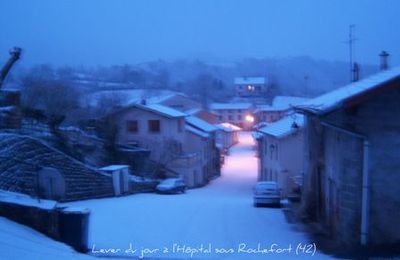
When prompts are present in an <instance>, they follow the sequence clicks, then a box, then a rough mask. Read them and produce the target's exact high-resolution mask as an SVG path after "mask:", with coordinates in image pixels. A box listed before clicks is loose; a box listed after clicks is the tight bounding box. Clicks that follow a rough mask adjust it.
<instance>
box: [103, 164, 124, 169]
mask: <svg viewBox="0 0 400 260" xmlns="http://www.w3.org/2000/svg"><path fill="white" fill-rule="evenodd" d="M126 168H129V165H124V164H113V165H108V166H106V167H102V168H99V170H100V171H117V170H121V169H126Z"/></svg>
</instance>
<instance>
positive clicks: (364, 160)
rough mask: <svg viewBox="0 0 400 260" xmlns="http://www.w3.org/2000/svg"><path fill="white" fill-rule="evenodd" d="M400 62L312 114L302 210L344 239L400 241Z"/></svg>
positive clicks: (310, 106)
mask: <svg viewBox="0 0 400 260" xmlns="http://www.w3.org/2000/svg"><path fill="white" fill-rule="evenodd" d="M399 100H400V68H395V69H392V70H389V71H385V72H381V73H378V74H376V75H374V76H372V77H370V78H367V79H364V80H362V81H359V82H355V83H352V84H350V85H348V86H345V87H343V88H340V89H337V90H335V91H332V92H330V93H327V94H325V95H322V96H320V97H317V98H315V99H312V100H310V101H308V102H306V103H304V104H302V105H301V106H299V107H297V110H298V111H300V112H302V113H304V114H305V116H306V124H305V154H304V158H305V175H304V183H303V194H302V195H303V197H302V211H303V213H304V214H305V215H307V216H308V217H310V218H311V219H313V220H314V221H318V222H319V223H321V224H322V225H323V226H324V227H325V228H326V230H327V231H328V232H329V233H330V234H331V236H332V237H334V238H336V240H337V241H339V242H341V243H343V244H344V245H349V246H354V245H362V246H381V245H384V246H387V245H391V244H398V243H399V242H400V215H399V213H398V212H399V211H398V210H397V209H398V208H399V207H400V200H399V197H398V194H399V187H398V183H399V182H400V172H399V169H400V153H399V149H398V147H399V145H400V120H398V119H399V112H400V102H399Z"/></svg>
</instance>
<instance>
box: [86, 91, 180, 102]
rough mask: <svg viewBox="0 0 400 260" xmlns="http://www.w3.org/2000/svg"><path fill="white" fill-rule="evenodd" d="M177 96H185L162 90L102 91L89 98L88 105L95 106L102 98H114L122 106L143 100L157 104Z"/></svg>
mask: <svg viewBox="0 0 400 260" xmlns="http://www.w3.org/2000/svg"><path fill="white" fill-rule="evenodd" d="M177 95H178V96H179V95H180V96H186V95H185V94H183V93H180V92H175V91H171V90H163V89H161V90H158V89H156V90H148V89H130V90H102V91H98V92H95V93H93V94H91V95H90V96H89V104H90V105H91V106H95V105H97V104H98V102H99V100H101V99H102V98H104V97H109V98H114V99H116V100H117V101H119V102H121V105H122V106H126V105H129V104H132V103H136V104H137V103H141V102H142V100H143V99H144V100H146V103H147V104H157V103H161V102H163V101H165V100H167V99H169V98H171V97H174V96H177Z"/></svg>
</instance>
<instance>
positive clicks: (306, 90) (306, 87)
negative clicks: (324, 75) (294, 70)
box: [304, 74, 310, 97]
mask: <svg viewBox="0 0 400 260" xmlns="http://www.w3.org/2000/svg"><path fill="white" fill-rule="evenodd" d="M309 79H310V77H309V76H308V75H307V74H306V75H304V96H305V97H308V80H309Z"/></svg>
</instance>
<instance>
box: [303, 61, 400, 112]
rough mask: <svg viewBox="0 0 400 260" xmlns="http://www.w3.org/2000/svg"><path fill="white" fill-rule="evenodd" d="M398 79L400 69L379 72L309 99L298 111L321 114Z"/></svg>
mask: <svg viewBox="0 0 400 260" xmlns="http://www.w3.org/2000/svg"><path fill="white" fill-rule="evenodd" d="M399 77H400V67H396V68H393V69H390V70H387V71H384V72H380V73H378V74H375V75H373V76H371V77H368V78H366V79H363V80H360V81H357V82H353V83H351V84H348V85H346V86H344V87H341V88H338V89H336V90H333V91H331V92H328V93H326V94H324V95H321V96H319V97H316V98H314V99H311V100H309V101H307V102H305V103H303V104H301V105H299V106H296V108H298V109H299V110H302V111H308V112H311V113H316V114H323V113H327V112H329V111H332V110H334V109H336V108H338V107H341V106H342V105H343V104H344V102H346V101H348V100H351V99H352V98H354V97H357V96H360V95H362V94H364V93H366V92H368V91H370V90H373V89H376V88H379V87H382V86H383V85H384V84H385V83H388V82H389V81H391V80H394V79H397V78H399Z"/></svg>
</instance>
